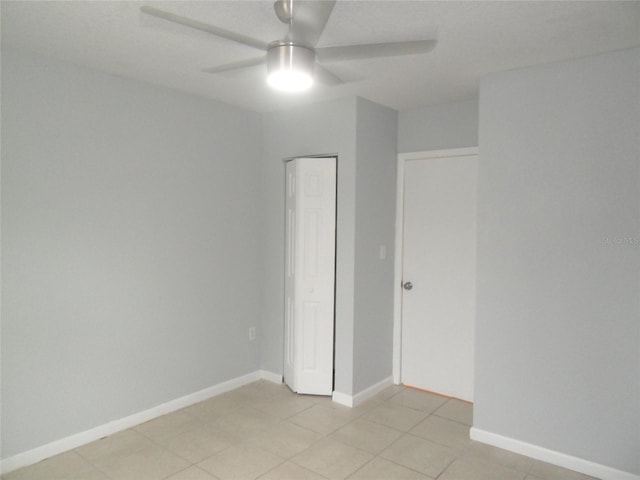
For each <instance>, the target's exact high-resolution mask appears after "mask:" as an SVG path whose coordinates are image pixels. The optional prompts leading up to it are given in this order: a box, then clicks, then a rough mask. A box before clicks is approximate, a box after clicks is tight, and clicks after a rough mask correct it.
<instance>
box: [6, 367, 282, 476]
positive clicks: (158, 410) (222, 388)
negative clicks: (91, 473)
mask: <svg viewBox="0 0 640 480" xmlns="http://www.w3.org/2000/svg"><path fill="white" fill-rule="evenodd" d="M278 378H279V379H280V380H279V381H278V380H277V379H278ZM260 379H265V380H269V381H272V382H275V383H282V377H281V376H278V375H276V374H274V373H271V372H267V371H264V370H257V371H255V372H251V373H249V374H247V375H243V376H241V377H237V378H233V379H231V380H228V381H226V382H222V383H219V384H217V385H213V386H212V387H208V388H205V389H204V390H200V391H198V392H195V393H191V394H189V395H185V396H184V397H180V398H177V399H175V400H170V401H168V402H166V403H163V404H161V405H158V406H155V407H152V408H150V409H148V410H144V411H142V412H138V413H134V414H133V415H129V416H128V417H124V418H120V419H118V420H113V421H111V422H108V423H105V424H104V425H100V426H98V427H95V428H91V429H89V430H86V431H84V432H79V433H76V434H73V435H70V436H68V437H66V438H61V439H60V440H55V441H53V442H51V443H47V444H46V445H42V446H40V447H36V448H34V449H32V450H28V451H26V452H22V453H18V454H17V455H14V456H12V457H8V458H5V459H4V460H2V461H1V462H0V473H2V474H5V473H9V472H11V471H13V470H17V469H18V468H22V467H26V466H28V465H33V464H34V463H37V462H39V461H41V460H44V459H46V458H49V457H52V456H54V455H58V454H59V453H63V452H66V451H68V450H72V449H74V448H78V447H80V446H82V445H85V444H87V443H90V442H93V441H95V440H99V439H101V438H103V437H106V436H108V435H113V434H114V433H117V432H120V431H122V430H126V429H127V428H131V427H134V426H136V425H139V424H141V423H144V422H147V421H149V420H152V419H154V418H156V417H160V416H162V415H166V414H167V413H171V412H175V411H176V410H180V409H182V408H185V407H188V406H190V405H193V404H195V403H198V402H202V401H204V400H207V399H209V398H211V397H215V396H216V395H220V394H222V393H225V392H228V391H230V390H234V389H236V388H238V387H241V386H243V385H246V384H247V383H251V382H255V381H256V380H260Z"/></svg>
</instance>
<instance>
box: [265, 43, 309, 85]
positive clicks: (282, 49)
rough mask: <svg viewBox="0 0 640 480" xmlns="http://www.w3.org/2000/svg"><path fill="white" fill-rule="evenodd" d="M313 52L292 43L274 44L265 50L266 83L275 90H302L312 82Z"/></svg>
mask: <svg viewBox="0 0 640 480" xmlns="http://www.w3.org/2000/svg"><path fill="white" fill-rule="evenodd" d="M314 64H315V53H314V51H313V50H312V49H310V48H307V47H304V46H302V45H296V44H293V43H285V44H280V43H279V44H276V45H272V46H270V47H269V49H268V50H267V83H268V84H269V86H271V87H272V88H274V89H276V90H281V91H285V92H302V91H305V90H308V89H309V88H311V85H312V84H313V66H314Z"/></svg>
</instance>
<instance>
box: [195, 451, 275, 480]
mask: <svg viewBox="0 0 640 480" xmlns="http://www.w3.org/2000/svg"><path fill="white" fill-rule="evenodd" d="M283 462H284V459H283V458H281V457H278V456H277V455H274V454H273V453H270V452H267V451H266V450H263V449H261V448H258V447H256V446H254V445H249V444H241V445H235V446H233V447H230V448H228V449H226V450H223V451H222V452H220V453H218V454H216V455H214V456H212V457H209V458H208V459H206V460H204V461H203V462H200V463H199V464H198V466H199V467H200V468H202V469H203V470H206V471H207V472H209V473H211V474H213V475H215V476H216V477H218V478H220V479H221V480H249V479H255V478H258V477H259V476H260V475H262V474H264V473H266V472H268V471H269V470H271V469H273V468H274V467H276V466H277V465H279V464H281V463H283Z"/></svg>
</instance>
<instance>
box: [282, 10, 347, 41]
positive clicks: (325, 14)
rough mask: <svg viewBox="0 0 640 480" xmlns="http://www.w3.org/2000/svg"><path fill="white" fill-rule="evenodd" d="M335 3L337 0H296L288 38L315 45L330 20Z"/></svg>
mask: <svg viewBox="0 0 640 480" xmlns="http://www.w3.org/2000/svg"><path fill="white" fill-rule="evenodd" d="M285 1H286V0H285ZM335 3H336V2H335V0H316V1H309V0H307V1H301V0H294V2H293V9H292V14H293V19H292V22H291V29H290V31H289V35H288V40H289V41H292V42H295V43H301V44H303V45H307V46H310V47H315V46H316V44H317V43H318V40H320V36H321V35H322V32H323V31H324V27H325V26H326V25H327V22H328V21H329V17H330V16H331V12H332V11H333V7H334V6H335Z"/></svg>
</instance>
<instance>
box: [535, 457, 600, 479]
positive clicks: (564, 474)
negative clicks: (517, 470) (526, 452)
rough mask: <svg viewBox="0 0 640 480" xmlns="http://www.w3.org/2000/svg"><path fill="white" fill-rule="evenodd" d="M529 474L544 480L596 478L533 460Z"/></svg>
mask: <svg viewBox="0 0 640 480" xmlns="http://www.w3.org/2000/svg"><path fill="white" fill-rule="evenodd" d="M529 473H530V474H532V475H533V476H535V477H539V478H542V479H543V480H593V478H594V477H590V476H588V475H584V474H582V473H579V472H574V471H573V470H567V469H566V468H562V467H558V466H556V465H551V464H550V463H545V462H541V461H539V460H532V461H531V465H530V467H529Z"/></svg>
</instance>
